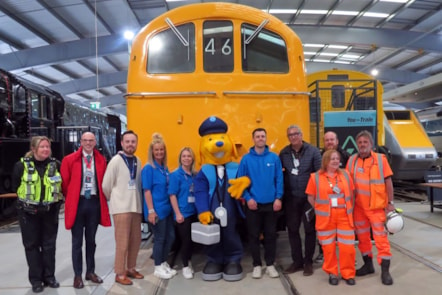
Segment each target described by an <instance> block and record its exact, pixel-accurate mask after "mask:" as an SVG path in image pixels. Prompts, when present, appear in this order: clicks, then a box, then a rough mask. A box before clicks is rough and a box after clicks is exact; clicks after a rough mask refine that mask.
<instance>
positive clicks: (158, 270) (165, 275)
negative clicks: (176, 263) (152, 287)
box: [153, 265, 173, 280]
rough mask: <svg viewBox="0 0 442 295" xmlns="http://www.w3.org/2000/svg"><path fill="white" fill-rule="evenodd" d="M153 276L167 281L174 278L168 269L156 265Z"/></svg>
mask: <svg viewBox="0 0 442 295" xmlns="http://www.w3.org/2000/svg"><path fill="white" fill-rule="evenodd" d="M153 275H154V276H156V277H157V278H160V279H166V280H167V279H170V278H172V277H173V275H172V274H171V273H169V272H168V271H167V269H165V268H164V267H163V265H155V271H154V273H153Z"/></svg>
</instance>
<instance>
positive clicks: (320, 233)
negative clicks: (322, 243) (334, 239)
mask: <svg viewBox="0 0 442 295" xmlns="http://www.w3.org/2000/svg"><path fill="white" fill-rule="evenodd" d="M317 234H318V236H320V237H323V236H329V235H334V234H336V230H335V229H332V230H321V231H317Z"/></svg>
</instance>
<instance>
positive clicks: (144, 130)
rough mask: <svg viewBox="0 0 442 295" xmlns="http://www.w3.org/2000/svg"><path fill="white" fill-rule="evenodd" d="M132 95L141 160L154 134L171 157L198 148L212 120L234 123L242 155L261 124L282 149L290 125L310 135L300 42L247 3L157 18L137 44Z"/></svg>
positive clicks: (197, 7) (130, 113) (131, 117)
mask: <svg viewBox="0 0 442 295" xmlns="http://www.w3.org/2000/svg"><path fill="white" fill-rule="evenodd" d="M127 91H128V93H127V95H126V98H127V117H128V122H127V123H128V129H132V130H134V131H135V132H136V133H138V135H139V146H138V153H137V154H138V155H139V156H140V158H141V159H142V161H143V162H145V161H146V157H147V148H148V143H149V142H150V139H151V135H152V133H154V132H160V133H161V134H162V135H163V136H164V138H165V141H166V145H167V149H168V154H169V159H174V158H175V156H178V152H179V150H180V149H181V148H182V147H183V146H190V147H192V148H193V149H194V150H195V151H198V143H199V135H198V127H199V125H200V124H201V122H202V121H203V120H205V119H206V118H207V117H209V116H211V115H216V116H218V117H220V118H222V119H223V120H225V121H226V122H227V123H228V125H229V135H230V136H231V138H232V139H233V141H234V143H235V146H236V148H237V150H238V153H239V155H242V154H244V153H246V152H247V151H248V148H249V146H251V145H252V140H251V132H252V130H253V129H255V128H257V127H263V128H266V129H267V131H268V144H269V146H270V148H271V149H272V150H274V151H277V152H278V151H279V150H280V149H281V148H282V147H283V146H284V145H286V144H287V143H288V141H287V137H286V128H287V127H288V126H289V125H290V124H297V125H299V126H300V127H301V128H302V129H303V130H304V134H305V138H309V136H310V134H309V97H308V92H307V83H306V74H305V63H304V54H303V49H302V44H301V41H300V39H299V38H298V36H297V35H296V33H295V32H294V31H293V30H292V29H290V28H289V27H288V26H286V25H285V24H284V23H282V22H281V21H280V20H279V19H277V18H275V17H273V16H272V15H270V14H268V13H265V12H263V11H260V10H258V9H255V8H251V7H248V6H243V5H238V4H231V3H202V4H193V5H187V6H182V7H180V8H176V9H174V10H171V11H168V12H166V13H164V14H163V15H161V16H159V17H157V18H156V19H154V20H153V21H151V22H150V23H149V24H148V25H146V26H145V27H144V28H143V29H142V30H141V31H140V32H139V33H138V34H137V36H136V37H135V38H134V40H133V43H132V49H131V54H130V62H129V70H128V81H127ZM174 167H176V163H174V161H173V162H172V161H169V168H174Z"/></svg>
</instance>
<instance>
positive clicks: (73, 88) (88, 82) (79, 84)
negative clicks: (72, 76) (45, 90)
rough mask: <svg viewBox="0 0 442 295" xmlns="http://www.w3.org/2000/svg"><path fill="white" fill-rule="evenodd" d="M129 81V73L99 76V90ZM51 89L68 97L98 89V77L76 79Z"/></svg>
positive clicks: (51, 86)
mask: <svg viewBox="0 0 442 295" xmlns="http://www.w3.org/2000/svg"><path fill="white" fill-rule="evenodd" d="M126 81H127V71H120V72H115V73H108V74H100V75H98V88H99V89H100V88H104V87H111V86H115V85H119V84H125V83H126ZM48 87H49V88H51V89H53V90H55V91H58V92H60V93H61V94H63V95H68V94H72V93H76V92H82V91H87V90H91V89H96V88H97V76H91V77H88V78H81V79H76V80H72V81H68V82H63V83H58V84H54V85H50V86H48Z"/></svg>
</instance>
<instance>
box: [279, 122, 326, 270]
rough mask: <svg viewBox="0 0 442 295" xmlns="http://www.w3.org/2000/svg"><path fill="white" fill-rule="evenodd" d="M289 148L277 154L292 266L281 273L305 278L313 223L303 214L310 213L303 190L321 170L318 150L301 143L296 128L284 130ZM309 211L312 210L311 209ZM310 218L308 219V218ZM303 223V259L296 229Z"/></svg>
mask: <svg viewBox="0 0 442 295" xmlns="http://www.w3.org/2000/svg"><path fill="white" fill-rule="evenodd" d="M287 137H288V139H289V141H290V144H289V145H288V146H286V147H285V148H283V149H282V150H281V152H280V153H279V158H280V159H281V163H282V168H283V171H284V197H283V208H284V213H285V217H286V223H287V228H288V235H289V241H290V248H291V255H292V260H293V263H292V264H291V265H290V266H289V267H288V268H287V269H286V270H285V271H284V273H294V272H296V271H300V270H303V271H304V275H305V276H310V275H312V274H313V254H314V253H315V244H316V232H315V219H314V218H312V215H310V214H306V212H311V213H313V212H312V211H309V210H310V209H312V206H311V205H310V203H309V202H308V200H307V195H306V194H305V188H306V186H307V183H308V180H309V178H310V174H311V173H313V172H316V171H317V170H318V169H319V168H320V167H321V154H320V152H319V149H317V148H316V147H314V146H312V145H311V144H308V143H307V142H305V141H303V140H302V131H301V129H300V127H298V126H296V125H290V126H289V127H288V128H287ZM312 210H313V209H312ZM308 217H310V218H308ZM301 221H302V222H303V223H304V231H305V247H304V248H305V255H304V256H303V254H302V244H301V236H300V234H299V227H300V226H301Z"/></svg>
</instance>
